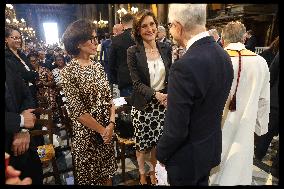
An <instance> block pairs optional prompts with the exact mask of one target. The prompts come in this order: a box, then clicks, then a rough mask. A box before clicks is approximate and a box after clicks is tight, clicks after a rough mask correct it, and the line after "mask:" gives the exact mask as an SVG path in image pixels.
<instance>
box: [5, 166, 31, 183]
mask: <svg viewBox="0 0 284 189" xmlns="http://www.w3.org/2000/svg"><path fill="white" fill-rule="evenodd" d="M20 174H21V171H18V170H16V169H14V167H12V166H10V165H9V166H8V167H7V169H6V175H5V176H6V182H5V183H6V184H11V185H29V184H32V179H31V178H29V177H26V178H24V179H23V180H21V179H20V178H19V176H20Z"/></svg>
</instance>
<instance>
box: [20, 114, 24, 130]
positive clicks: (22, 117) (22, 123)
mask: <svg viewBox="0 0 284 189" xmlns="http://www.w3.org/2000/svg"><path fill="white" fill-rule="evenodd" d="M20 116H21V123H20V127H24V126H25V119H24V116H23V115H22V114H20Z"/></svg>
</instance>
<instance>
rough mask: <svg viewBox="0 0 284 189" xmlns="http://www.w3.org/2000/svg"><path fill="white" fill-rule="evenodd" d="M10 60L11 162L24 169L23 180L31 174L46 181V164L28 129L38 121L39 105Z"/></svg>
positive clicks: (37, 181) (8, 145)
mask: <svg viewBox="0 0 284 189" xmlns="http://www.w3.org/2000/svg"><path fill="white" fill-rule="evenodd" d="M9 61H10V60H9V59H5V66H6V81H5V152H7V153H8V154H10V164H11V165H12V166H13V167H14V168H15V169H18V170H20V171H21V176H20V177H21V179H23V178H25V177H31V178H32V181H33V184H42V181H43V175H42V174H43V173H42V165H41V162H40V159H39V157H38V154H37V151H36V148H35V143H34V141H33V138H30V134H29V130H28V129H30V128H33V127H34V124H35V120H36V117H35V115H34V114H33V113H32V112H33V111H34V109H32V108H34V106H35V104H34V102H33V98H32V95H31V92H30V90H29V88H28V87H27V86H26V84H25V83H24V81H23V79H22V78H21V76H20V75H18V74H15V70H13V69H12V68H13V67H11V66H10V65H11V62H9Z"/></svg>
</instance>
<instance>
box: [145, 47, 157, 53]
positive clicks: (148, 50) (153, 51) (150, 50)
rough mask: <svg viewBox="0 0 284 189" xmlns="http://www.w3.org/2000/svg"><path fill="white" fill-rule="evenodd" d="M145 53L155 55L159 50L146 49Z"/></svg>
mask: <svg viewBox="0 0 284 189" xmlns="http://www.w3.org/2000/svg"><path fill="white" fill-rule="evenodd" d="M145 52H146V53H155V52H158V49H148V48H145Z"/></svg>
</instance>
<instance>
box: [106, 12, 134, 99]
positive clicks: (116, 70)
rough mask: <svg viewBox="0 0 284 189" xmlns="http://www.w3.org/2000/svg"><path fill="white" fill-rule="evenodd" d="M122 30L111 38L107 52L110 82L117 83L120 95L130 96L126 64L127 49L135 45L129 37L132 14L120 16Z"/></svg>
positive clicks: (130, 86) (130, 84) (130, 82)
mask: <svg viewBox="0 0 284 189" xmlns="http://www.w3.org/2000/svg"><path fill="white" fill-rule="evenodd" d="M121 22H122V25H123V27H124V32H123V33H122V34H119V35H117V36H115V37H114V38H113V39H112V43H111V46H110V52H109V66H110V82H111V83H112V84H117V85H118V88H119V90H120V96H123V97H126V96H130V94H131V93H132V90H133V86H132V81H131V78H130V73H129V69H128V66H127V49H128V47H130V46H132V45H135V42H134V40H133V39H132V38H131V29H132V22H133V16H132V15H131V14H125V15H124V16H123V17H122V18H121Z"/></svg>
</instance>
